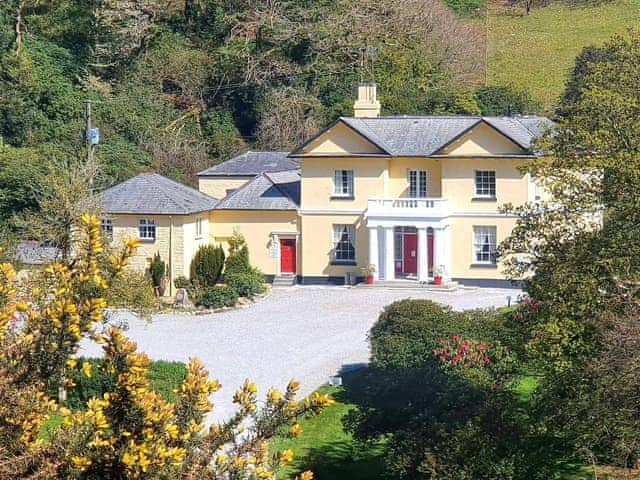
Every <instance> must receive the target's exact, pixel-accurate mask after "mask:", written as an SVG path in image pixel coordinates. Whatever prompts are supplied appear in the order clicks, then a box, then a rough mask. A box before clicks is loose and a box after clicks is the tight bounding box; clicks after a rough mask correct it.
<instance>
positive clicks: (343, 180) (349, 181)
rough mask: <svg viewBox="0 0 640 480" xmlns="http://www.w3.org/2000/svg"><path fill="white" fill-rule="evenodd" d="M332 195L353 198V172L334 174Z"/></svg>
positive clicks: (343, 171)
mask: <svg viewBox="0 0 640 480" xmlns="http://www.w3.org/2000/svg"><path fill="white" fill-rule="evenodd" d="M333 195H334V196H335V197H353V170H336V171H335V172H334V182H333Z"/></svg>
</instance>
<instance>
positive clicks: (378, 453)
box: [272, 387, 387, 480]
mask: <svg viewBox="0 0 640 480" xmlns="http://www.w3.org/2000/svg"><path fill="white" fill-rule="evenodd" d="M319 391H320V392H321V393H329V394H330V395H331V396H332V397H333V398H334V399H335V400H336V403H335V404H334V405H332V406H331V407H329V408H327V409H325V410H324V411H323V412H322V413H321V414H320V415H318V416H317V417H314V418H310V419H306V420H302V421H301V422H300V425H301V426H302V429H303V433H302V435H301V436H300V438H298V439H295V440H290V439H285V438H279V439H276V440H275V441H274V442H273V445H272V449H273V451H276V450H278V451H282V450H284V449H287V448H291V449H292V450H293V451H294V453H295V460H294V462H293V464H292V465H290V466H288V467H287V468H284V469H282V470H280V471H279V472H278V479H279V480H289V479H293V478H295V476H296V475H297V474H299V473H301V472H303V471H305V470H311V471H313V473H314V478H315V479H316V480H324V479H326V480H384V479H386V478H387V477H385V476H384V465H383V463H382V445H381V444H380V443H377V444H372V445H365V444H362V443H360V442H357V441H355V440H354V439H353V437H352V436H351V435H350V434H349V433H347V432H345V431H344V430H343V428H342V417H343V416H344V415H345V414H346V413H347V412H348V411H349V410H351V409H352V408H354V405H353V404H350V403H346V402H344V401H343V400H342V395H341V394H342V393H343V390H342V388H341V387H323V388H321V389H320V390H319Z"/></svg>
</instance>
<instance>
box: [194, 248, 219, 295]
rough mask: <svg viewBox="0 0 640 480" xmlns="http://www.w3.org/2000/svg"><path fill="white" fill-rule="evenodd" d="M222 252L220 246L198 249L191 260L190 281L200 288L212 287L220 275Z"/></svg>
mask: <svg viewBox="0 0 640 480" xmlns="http://www.w3.org/2000/svg"><path fill="white" fill-rule="evenodd" d="M223 267H224V250H222V247H221V246H220V245H218V246H213V245H206V246H203V247H200V248H199V249H198V251H197V252H196V254H195V255H194V256H193V260H191V270H190V274H191V281H192V282H193V283H194V284H197V285H199V286H201V287H204V288H206V287H212V286H214V285H215V284H216V283H218V280H220V275H221V274H222V268H223Z"/></svg>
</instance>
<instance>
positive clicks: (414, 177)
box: [408, 170, 427, 198]
mask: <svg viewBox="0 0 640 480" xmlns="http://www.w3.org/2000/svg"><path fill="white" fill-rule="evenodd" d="M408 176H409V178H408V180H409V197H411V198H426V196H427V171H426V170H409V175H408Z"/></svg>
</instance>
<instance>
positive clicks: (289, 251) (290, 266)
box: [280, 238, 297, 273]
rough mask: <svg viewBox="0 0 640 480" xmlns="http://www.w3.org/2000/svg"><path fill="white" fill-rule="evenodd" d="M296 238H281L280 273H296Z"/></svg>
mask: <svg viewBox="0 0 640 480" xmlns="http://www.w3.org/2000/svg"><path fill="white" fill-rule="evenodd" d="M296 260H297V258H296V239H295V238H281V239H280V273H296V271H297V261H296Z"/></svg>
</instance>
